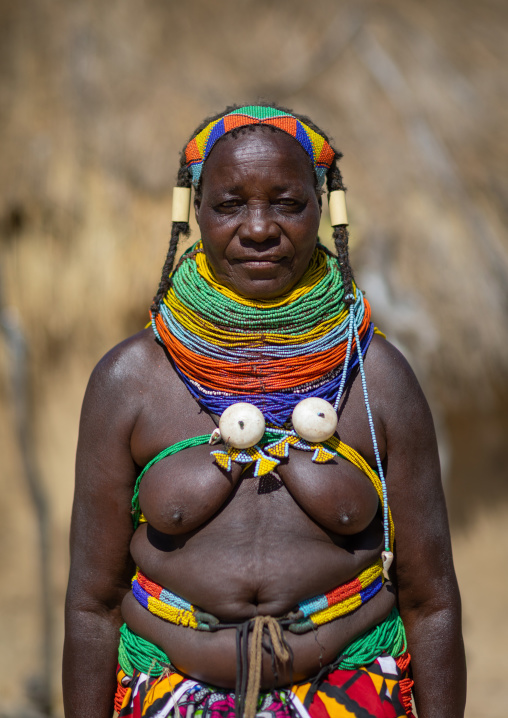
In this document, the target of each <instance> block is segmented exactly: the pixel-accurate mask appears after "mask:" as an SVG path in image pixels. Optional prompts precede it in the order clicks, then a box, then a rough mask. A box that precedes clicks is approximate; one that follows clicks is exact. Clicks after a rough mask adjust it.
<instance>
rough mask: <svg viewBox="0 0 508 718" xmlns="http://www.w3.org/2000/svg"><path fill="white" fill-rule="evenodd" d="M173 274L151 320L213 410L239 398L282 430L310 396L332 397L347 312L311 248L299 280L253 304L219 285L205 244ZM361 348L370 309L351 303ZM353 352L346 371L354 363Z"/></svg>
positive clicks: (321, 256) (337, 283)
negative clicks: (274, 296)
mask: <svg viewBox="0 0 508 718" xmlns="http://www.w3.org/2000/svg"><path fill="white" fill-rule="evenodd" d="M195 250H197V252H198V253H197V254H194V253H192V254H191V253H189V255H187V256H189V259H186V260H184V261H183V262H182V263H181V265H180V267H179V268H178V271H176V272H175V274H174V276H173V283H172V287H171V288H170V290H169V291H168V293H167V295H166V297H165V298H164V301H163V303H162V304H161V308H160V312H159V314H158V315H157V317H156V318H155V320H153V319H152V325H153V329H154V332H155V335H156V336H157V338H158V339H159V340H160V341H161V343H163V344H164V346H165V347H166V349H167V350H168V352H169V354H170V356H171V358H172V359H173V362H174V364H175V367H176V370H177V371H178V373H179V375H180V376H181V378H182V380H183V381H184V383H185V384H186V386H187V388H188V389H189V391H190V393H191V394H192V395H193V396H194V397H195V398H196V399H197V400H198V401H199V402H200V404H201V405H202V406H203V407H205V408H206V409H207V410H208V411H209V412H211V413H213V414H219V415H220V414H222V412H223V411H224V410H225V409H226V408H227V407H228V406H231V405H232V404H234V403H236V402H238V401H247V402H249V403H252V404H254V405H255V406H257V407H258V408H259V409H260V411H261V412H262V413H263V415H264V416H265V418H266V420H267V422H270V424H273V425H274V426H278V427H282V426H284V425H285V424H287V422H288V421H289V419H290V417H291V412H292V411H293V409H294V407H295V405H296V404H297V403H298V402H299V401H301V400H302V399H303V398H305V397H306V396H317V397H320V398H323V399H325V400H327V401H334V400H335V398H336V396H337V392H338V390H339V387H340V384H341V379H342V375H343V364H344V360H345V357H346V350H347V343H348V342H347V340H348V328H349V312H348V309H347V306H346V304H345V302H344V289H343V283H342V278H341V274H340V270H339V267H338V265H337V262H336V260H334V258H333V257H330V256H328V255H327V253H326V252H325V251H324V249H322V248H321V247H319V246H318V247H317V249H316V251H315V252H314V255H313V257H312V260H311V263H310V266H309V268H308V269H307V271H306V272H305V274H304V276H303V277H302V279H301V280H300V281H299V282H298V284H297V285H296V286H295V287H293V288H292V289H291V290H290V291H289V292H287V293H285V294H284V295H282V297H278V298H277V299H275V300H260V301H257V302H253V301H252V300H249V299H246V298H245V297H241V296H239V295H236V294H234V293H233V292H232V291H230V290H228V289H227V288H226V287H223V286H222V285H220V284H218V283H217V282H216V280H215V278H214V277H213V275H212V274H211V272H210V269H209V267H208V263H207V261H206V257H205V255H204V253H202V251H200V250H201V245H200V244H198V245H197V246H196V247H195ZM352 312H353V314H354V316H355V324H356V325H357V328H358V335H359V338H360V342H361V346H362V350H363V352H365V350H366V349H367V347H368V345H369V344H370V340H371V339H372V334H373V327H372V325H371V324H370V306H369V304H368V302H367V301H366V300H365V299H364V297H363V295H362V293H361V292H359V291H357V292H356V300H355V302H354V305H353V306H352ZM355 346H356V339H355V340H354V341H353V347H352V350H353V353H354V358H353V359H352V361H350V362H349V366H348V367H347V372H346V374H347V376H346V377H345V379H346V380H347V378H349V376H350V375H351V372H352V371H353V370H354V368H355V366H357V364H358V357H357V353H356V351H355Z"/></svg>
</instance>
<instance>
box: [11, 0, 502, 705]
mask: <svg viewBox="0 0 508 718" xmlns="http://www.w3.org/2000/svg"><path fill="white" fill-rule="evenodd" d="M507 20H508V5H507V4H506V3H504V2H502V1H501V0H483V2H481V3H479V2H472V1H471V0H426V1H425V2H423V1H421V2H418V1H417V0H378V1H375V0H372V1H370V0H369V1H365V0H314V1H313V2H312V3H310V2H309V1H308V0H278V1H277V2H271V1H269V0H222V2H220V3H218V2H212V0H186V2H184V3H183V2H171V0H150V2H147V1H146V0H145V1H142V0H110V2H108V3H104V2H99V1H98V0H88V1H87V2H82V3H71V2H66V0H24V2H17V3H15V2H11V1H9V0H0V78H1V79H0V122H1V135H0V143H1V148H0V152H1V155H0V156H1V162H0V328H1V333H0V452H1V456H2V462H1V464H2V469H1V475H0V506H1V514H2V517H3V518H2V521H1V522H0V547H1V549H0V550H1V566H2V570H1V573H2V580H1V581H0V616H1V632H0V646H1V650H0V716H2V717H3V718H7V717H8V718H13V717H14V716H16V717H18V718H36V716H39V715H41V714H51V715H55V716H61V715H62V702H61V692H60V668H61V647H62V640H63V620H62V615H63V602H64V593H65V586H66V577H67V571H68V528H69V515H70V507H71V501H72V492H73V463H74V452H75V446H76V438H77V431H78V421H79V411H80V403H81V399H82V396H83V392H84V389H85V386H86V382H87V379H88V376H89V374H90V371H91V370H92V368H93V366H94V365H95V363H96V362H97V361H98V359H99V358H100V357H101V356H102V355H103V354H104V353H105V352H106V351H107V350H108V349H109V348H110V347H111V346H112V345H114V344H115V343H117V342H118V341H120V340H121V339H122V338H124V337H126V336H127V335H129V334H131V333H133V332H136V331H138V330H139V329H140V328H142V327H143V326H144V324H145V323H146V321H147V309H148V306H149V305H150V302H151V298H152V296H153V294H154V293H155V291H156V288H157V285H158V281H159V276H160V270H161V267H162V263H163V260H164V256H165V253H166V247H167V242H168V240H169V229H170V216H171V191H172V187H173V182H174V178H175V175H176V171H177V166H178V153H179V151H180V149H181V148H182V146H183V145H184V143H185V142H186V141H187V139H188V136H189V135H190V133H191V132H192V130H193V129H194V127H195V126H196V125H198V124H199V123H200V122H201V120H202V119H203V118H204V117H205V116H207V115H209V114H212V113H214V112H217V111H220V110H221V109H222V108H223V107H225V106H226V105H227V104H229V103H232V102H245V103H247V104H249V103H251V102H253V101H255V100H257V99H267V100H275V101H277V102H279V103H282V104H284V105H287V106H289V107H293V108H294V109H295V110H296V111H298V112H301V113H305V114H308V115H310V116H311V117H312V119H313V120H314V122H316V123H317V124H318V125H319V126H321V127H322V128H323V129H324V130H325V131H327V132H328V133H330V134H331V136H332V138H333V140H334V143H335V145H336V146H337V147H338V148H339V149H341V150H342V151H343V153H344V159H343V161H342V165H341V166H342V172H343V176H344V179H345V182H346V184H347V186H348V189H349V193H348V207H349V212H350V219H351V235H352V236H351V246H352V249H351V252H352V261H353V267H354V269H355V272H356V277H357V281H358V283H359V284H360V286H361V287H362V288H363V289H364V290H365V291H366V293H367V296H368V298H369V300H370V301H371V304H372V306H373V309H374V317H375V321H376V323H377V324H378V325H379V326H380V327H381V328H382V329H383V330H384V331H385V332H386V333H387V334H388V337H389V339H390V340H391V341H393V342H394V343H395V344H396V345H397V346H398V347H400V348H401V349H402V350H403V352H404V353H405V354H406V355H407V357H408V358H409V360H410V362H411V363H412V365H413V367H414V369H415V371H416V373H417V375H418V378H419V380H420V382H421V383H422V385H423V387H424V389H425V391H426V393H427V395H428V398H429V401H430V403H431V406H432V409H433V412H434V416H435V421H436V427H437V431H438V436H439V443H440V452H441V459H442V464H443V475H444V481H445V486H446V492H447V497H448V505H449V511H450V518H451V524H452V532H453V541H454V553H455V558H456V566H457V572H458V575H459V581H460V584H461V587H462V594H463V608H464V631H465V639H466V646H467V657H468V664H469V671H470V688H469V703H468V711H467V716H468V718H502V717H504V716H506V704H507V702H508V687H507V686H508V681H507V680H506V675H507V674H508V659H507V650H506V646H507V645H508V620H507V618H506V610H507V609H506V605H507V600H508V579H507V578H506V575H505V574H504V573H503V569H502V566H503V565H504V566H505V569H504V570H506V565H507V557H508V538H507V531H506V524H507V523H508V481H507V478H508V476H507V474H508V471H507V460H506V449H507V447H508V441H507V436H508V404H507V398H508V321H507V309H508V281H507V280H508V234H507V230H506V225H507V220H508V175H507V171H506V167H507V162H508V139H507V134H506V126H507V122H508V104H507V98H508V87H507V84H508V83H507V72H506V67H507V66H508V38H507V27H508V24H507ZM321 237H322V240H323V241H324V242H325V243H326V242H327V241H329V237H330V227H329V223H328V224H327V218H326V212H325V215H324V219H323V227H322V233H321ZM195 238H196V234H194V239H195Z"/></svg>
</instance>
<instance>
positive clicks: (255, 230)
mask: <svg viewBox="0 0 508 718" xmlns="http://www.w3.org/2000/svg"><path fill="white" fill-rule="evenodd" d="M195 209H196V219H197V222H198V224H199V227H200V230H201V238H202V240H203V247H204V250H205V254H206V256H207V259H208V261H209V263H210V265H211V267H212V269H213V271H214V273H215V275H216V277H217V279H218V280H219V281H220V282H221V283H222V284H224V285H225V286H227V287H229V288H230V289H233V290H234V291H235V292H237V293H238V294H241V295H243V296H244V297H249V298H251V299H271V298H273V297H276V296H278V295H280V294H282V293H283V292H285V291H286V290H288V289H290V288H291V287H292V286H293V285H294V284H296V283H297V282H298V280H299V279H301V277H302V276H303V274H304V272H305V270H306V268H307V266H308V264H309V260H310V258H311V256H312V253H313V251H314V248H315V246H316V240H317V232H318V227H319V220H320V217H321V203H320V200H319V197H318V195H317V194H316V180H315V175H314V172H313V170H312V165H311V162H310V159H309V157H308V156H307V154H306V153H305V151H304V150H303V148H302V147H300V145H299V144H298V142H297V141H296V140H294V139H293V138H292V137H290V136H289V135H287V134H286V133H284V132H272V131H271V130H268V129H263V128H256V130H255V131H254V132H249V131H248V132H246V133H245V134H243V135H240V136H238V137H236V138H234V137H232V136H231V135H225V137H224V138H222V139H221V140H220V141H219V142H218V143H217V144H216V145H215V147H214V148H213V150H212V151H211V153H210V155H209V157H208V159H207V161H206V163H205V165H204V167H203V175H202V192H201V197H198V198H197V199H196V201H195Z"/></svg>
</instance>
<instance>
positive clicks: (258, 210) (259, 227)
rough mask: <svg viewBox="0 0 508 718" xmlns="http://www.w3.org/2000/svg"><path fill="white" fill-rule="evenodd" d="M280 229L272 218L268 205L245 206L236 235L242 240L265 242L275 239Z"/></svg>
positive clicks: (278, 235)
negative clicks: (243, 215)
mask: <svg viewBox="0 0 508 718" xmlns="http://www.w3.org/2000/svg"><path fill="white" fill-rule="evenodd" d="M280 234H281V230H280V227H279V226H278V224H277V223H276V222H274V220H273V216H272V212H271V208H270V207H247V208H246V214H245V217H244V219H243V221H242V223H241V225H240V227H239V228H238V236H239V237H240V239H243V240H249V239H250V240H252V241H253V242H265V241H266V240H267V239H277V238H278V237H280Z"/></svg>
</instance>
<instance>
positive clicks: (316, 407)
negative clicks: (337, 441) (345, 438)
mask: <svg viewBox="0 0 508 718" xmlns="http://www.w3.org/2000/svg"><path fill="white" fill-rule="evenodd" d="M292 420H293V427H294V430H295V431H296V433H297V434H298V436H301V437H302V439H305V441H311V442H321V441H326V440H327V439H329V438H330V437H331V436H333V434H334V432H335V429H336V428H337V412H336V411H335V409H334V408H333V406H332V405H331V404H330V403H329V402H328V401H325V400H324V399H319V398H318V397H317V396H311V397H309V398H308V399H303V401H300V402H298V404H297V405H296V406H295V408H294V409H293V415H292Z"/></svg>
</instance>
